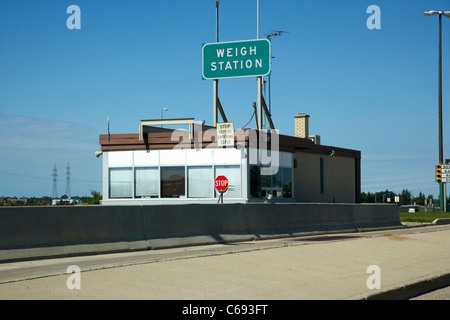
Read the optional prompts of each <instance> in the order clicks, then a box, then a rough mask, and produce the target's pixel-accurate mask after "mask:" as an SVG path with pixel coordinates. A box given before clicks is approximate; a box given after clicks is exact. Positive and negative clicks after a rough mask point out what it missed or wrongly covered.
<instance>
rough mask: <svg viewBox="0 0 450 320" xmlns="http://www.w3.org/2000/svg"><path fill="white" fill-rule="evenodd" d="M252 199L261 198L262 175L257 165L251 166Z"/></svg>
mask: <svg viewBox="0 0 450 320" xmlns="http://www.w3.org/2000/svg"><path fill="white" fill-rule="evenodd" d="M250 197H252V198H261V175H260V173H259V167H258V166H255V165H251V166H250Z"/></svg>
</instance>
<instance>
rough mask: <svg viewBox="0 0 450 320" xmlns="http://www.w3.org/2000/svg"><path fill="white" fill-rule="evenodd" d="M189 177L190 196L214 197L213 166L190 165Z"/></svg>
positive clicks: (188, 169)
mask: <svg viewBox="0 0 450 320" xmlns="http://www.w3.org/2000/svg"><path fill="white" fill-rule="evenodd" d="M187 178H188V197H189V198H212V196H213V189H214V186H213V179H212V167H209V166H201V167H188V168H187Z"/></svg>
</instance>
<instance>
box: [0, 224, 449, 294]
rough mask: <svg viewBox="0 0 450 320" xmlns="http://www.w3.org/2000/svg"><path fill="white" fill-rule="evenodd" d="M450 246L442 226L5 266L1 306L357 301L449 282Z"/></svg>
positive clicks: (0, 266) (1, 266)
mask: <svg viewBox="0 0 450 320" xmlns="http://www.w3.org/2000/svg"><path fill="white" fill-rule="evenodd" d="M449 238H450V225H446V226H429V227H415V228H406V229H396V230H384V231H376V232H364V233H347V234H328V235H317V236H309V237H299V238H290V239H275V240H270V241H254V242H246V243H234V244H223V245H210V246H199V247H189V248H176V249H168V250H154V251H144V252H132V253H120V254H109V255H98V256H88V257H72V258H61V259H48V260H40V261H28V262H17V263H7V264H0V299H2V300H5V299H12V300H14V299H39V300H57V299H121V300H124V299H150V300H166V299H183V300H185V299H188V300H190V299H193V300H203V299H213V300H215V299H219V300H228V299H233V300H241V299H245V300H249V299H250V300H276V299H285V300H302V299H318V300H322V299H338V300H339V299H364V298H370V297H371V296H373V295H376V294H383V293H384V292H390V291H391V290H393V289H397V288H402V287H404V286H405V285H408V284H411V283H415V282H420V281H422V282H423V283H431V282H433V281H435V279H441V278H442V275H448V274H449V273H450V250H448V239H449ZM73 265H75V266H78V267H79V270H80V273H67V271H68V267H69V266H73ZM369 266H378V267H379V270H380V273H381V274H380V275H379V276H380V277H379V279H380V280H381V281H380V282H381V285H380V288H379V289H378V288H369V285H368V281H369V278H370V277H371V276H372V275H375V274H376V271H371V272H374V273H373V274H372V273H371V272H368V270H369V269H368V268H369ZM77 277H78V278H77ZM447 278H448V277H447ZM77 280H79V284H80V288H79V289H77V288H72V289H70V288H69V286H72V285H75V284H76V283H77ZM435 282H436V281H435ZM447 285H448V284H447ZM424 288H425V287H424ZM439 292H443V293H439V294H441V295H439V298H438V299H445V298H448V291H445V290H444V291H439ZM381 296H382V295H381ZM424 297H425V296H423V297H422V298H424ZM417 299H421V297H417ZM425 299H427V298H426V297H425ZM429 299H432V298H429Z"/></svg>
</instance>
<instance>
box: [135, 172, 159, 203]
mask: <svg viewBox="0 0 450 320" xmlns="http://www.w3.org/2000/svg"><path fill="white" fill-rule="evenodd" d="M135 196H136V198H158V196H159V170H158V168H156V167H155V168H136V169H135Z"/></svg>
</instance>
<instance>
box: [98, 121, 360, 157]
mask: <svg viewBox="0 0 450 320" xmlns="http://www.w3.org/2000/svg"><path fill="white" fill-rule="evenodd" d="M157 129H158V130H157ZM149 131H154V132H147V133H142V138H143V139H142V140H140V139H139V138H140V134H139V133H132V134H111V135H109V134H101V135H100V137H99V143H100V145H101V150H102V151H131V150H164V149H165V150H167V149H194V148H217V143H216V142H215V136H216V130H215V129H208V130H204V131H196V132H195V134H194V137H193V139H190V138H189V132H188V131H181V130H172V129H164V130H160V129H159V128H155V130H149ZM256 132H257V131H256V130H254V129H243V130H242V129H239V130H235V146H238V145H241V146H243V147H249V144H250V143H249V136H250V137H256ZM200 134H201V135H200ZM200 137H201V139H200ZM250 141H252V140H250ZM263 145H264V144H263ZM267 145H268V147H269V148H268V149H270V143H268V144H267ZM255 146H256V145H255ZM279 151H285V152H295V151H303V152H307V153H316V154H324V155H335V156H344V157H352V158H357V159H360V158H361V152H360V151H357V150H352V149H345V148H339V147H334V146H325V145H318V144H314V143H313V142H312V141H311V140H310V139H307V138H298V137H293V136H287V135H279Z"/></svg>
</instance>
